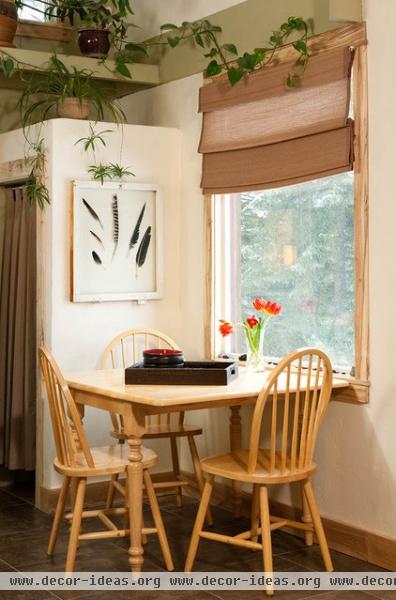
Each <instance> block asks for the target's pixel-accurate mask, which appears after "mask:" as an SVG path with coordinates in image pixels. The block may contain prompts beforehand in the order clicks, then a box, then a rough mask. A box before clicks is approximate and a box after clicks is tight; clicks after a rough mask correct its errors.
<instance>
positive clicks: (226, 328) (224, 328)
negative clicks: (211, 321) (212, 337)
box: [219, 321, 234, 337]
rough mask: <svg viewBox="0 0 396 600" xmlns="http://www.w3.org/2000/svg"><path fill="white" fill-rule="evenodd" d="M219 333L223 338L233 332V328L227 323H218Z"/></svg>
mask: <svg viewBox="0 0 396 600" xmlns="http://www.w3.org/2000/svg"><path fill="white" fill-rule="evenodd" d="M219 331H220V333H221V335H222V336H223V337H226V336H227V335H230V333H232V332H233V331H234V326H233V324H232V323H229V322H228V321H220V325H219Z"/></svg>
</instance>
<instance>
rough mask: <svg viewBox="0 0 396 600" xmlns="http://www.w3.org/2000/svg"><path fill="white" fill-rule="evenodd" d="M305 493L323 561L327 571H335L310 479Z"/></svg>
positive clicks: (305, 485)
mask: <svg viewBox="0 0 396 600" xmlns="http://www.w3.org/2000/svg"><path fill="white" fill-rule="evenodd" d="M304 494H305V497H306V499H307V503H308V506H309V509H310V511H311V515H312V520H313V524H314V527H315V533H316V536H317V538H318V542H319V546H320V551H321V553H322V558H323V562H324V564H325V567H326V571H327V572H329V573H330V572H332V571H334V567H333V562H332V560H331V556H330V552H329V546H328V545H327V539H326V534H325V532H324V529H323V524H322V519H321V518H320V514H319V510H318V507H317V505H316V500H315V496H314V493H313V489H312V484H311V482H310V480H309V479H307V480H306V481H305V483H304Z"/></svg>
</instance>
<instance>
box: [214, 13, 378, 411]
mask: <svg viewBox="0 0 396 600" xmlns="http://www.w3.org/2000/svg"><path fill="white" fill-rule="evenodd" d="M347 44H349V45H351V46H356V51H355V57H354V63H353V79H352V86H353V94H352V98H353V105H354V106H353V113H354V123H355V143H354V151H355V161H354V183H355V184H354V238H355V242H354V243H355V375H354V376H353V377H351V376H346V375H345V376H341V375H337V377H343V378H345V379H347V380H348V381H349V382H350V386H349V387H348V388H345V389H344V388H342V389H339V390H334V392H333V396H332V398H333V399H334V400H338V401H341V402H348V403H353V404H356V403H357V404H365V403H367V402H368V401H369V387H370V383H369V295H368V284H369V273H368V97H367V96H368V95H367V42H366V25H365V23H358V24H354V25H348V26H346V27H342V28H340V29H336V30H334V31H330V32H326V33H324V34H320V35H317V36H313V37H312V38H310V40H309V46H310V47H311V48H312V46H313V45H315V52H323V51H326V50H329V49H330V48H334V47H337V46H341V45H344V46H345V45H347ZM290 52H291V51H290V47H289V46H286V47H284V48H282V49H281V50H280V51H279V53H278V56H277V58H278V61H287V60H288V59H290ZM204 224H205V247H206V253H205V262H206V265H205V266H206V286H205V288H206V289H205V355H206V358H208V359H213V358H214V346H215V344H214V342H215V331H216V323H215V301H216V295H215V282H214V271H215V269H214V250H215V244H214V232H215V227H214V196H204Z"/></svg>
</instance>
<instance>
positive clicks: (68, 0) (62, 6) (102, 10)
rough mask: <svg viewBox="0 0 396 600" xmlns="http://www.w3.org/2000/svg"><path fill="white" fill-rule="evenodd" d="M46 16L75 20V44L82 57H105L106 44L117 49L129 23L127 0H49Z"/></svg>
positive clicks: (130, 10)
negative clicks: (77, 31)
mask: <svg viewBox="0 0 396 600" xmlns="http://www.w3.org/2000/svg"><path fill="white" fill-rule="evenodd" d="M45 14H46V16H47V17H48V18H57V19H59V20H60V21H65V20H66V19H68V20H69V21H70V23H71V25H74V24H75V21H76V18H77V19H78V20H79V25H78V27H79V35H78V44H79V47H80V51H81V53H82V54H84V55H85V56H90V57H93V58H105V57H106V56H107V54H108V52H109V50H110V46H113V47H114V48H116V49H121V46H122V44H123V42H124V41H125V38H126V36H127V33H128V28H129V27H130V26H132V24H130V23H128V21H127V17H128V15H133V10H132V7H131V5H130V2H129V0H51V2H48V4H47V7H46V9H45Z"/></svg>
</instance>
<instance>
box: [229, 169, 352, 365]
mask: <svg viewBox="0 0 396 600" xmlns="http://www.w3.org/2000/svg"><path fill="white" fill-rule="evenodd" d="M237 204H238V209H237V210H238V217H239V222H240V244H241V248H240V265H239V267H240V268H239V272H240V282H239V283H240V298H241V302H240V315H238V316H239V318H241V317H242V316H247V315H248V314H249V312H250V311H251V310H252V309H251V301H252V299H253V298H255V297H256V296H264V297H265V298H267V299H270V300H274V301H276V302H279V303H281V304H282V306H283V311H282V313H281V315H280V316H279V317H276V318H275V319H273V320H272V322H271V323H270V325H269V327H268V330H267V331H266V334H265V335H266V338H265V348H264V350H265V353H266V354H268V355H270V356H275V357H281V356H284V355H285V354H287V353H288V352H290V351H292V350H294V349H296V348H299V347H301V346H316V347H319V348H321V349H323V350H324V351H326V352H327V353H328V354H329V355H330V358H331V359H332V361H333V364H334V365H335V366H337V367H342V368H347V369H348V370H349V369H350V368H351V366H352V365H354V228H353V173H343V174H341V175H335V176H332V177H326V178H323V179H318V180H315V181H309V182H306V183H302V184H298V185H293V186H289V187H285V188H278V189H274V190H266V191H260V192H246V193H241V194H238V195H237ZM244 343H245V340H244V336H243V335H242V334H241V335H240V336H239V339H238V347H239V350H240V349H245V350H246V347H244Z"/></svg>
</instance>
